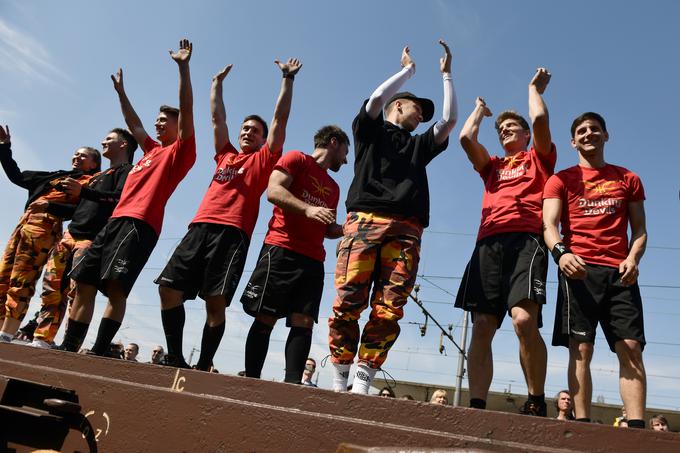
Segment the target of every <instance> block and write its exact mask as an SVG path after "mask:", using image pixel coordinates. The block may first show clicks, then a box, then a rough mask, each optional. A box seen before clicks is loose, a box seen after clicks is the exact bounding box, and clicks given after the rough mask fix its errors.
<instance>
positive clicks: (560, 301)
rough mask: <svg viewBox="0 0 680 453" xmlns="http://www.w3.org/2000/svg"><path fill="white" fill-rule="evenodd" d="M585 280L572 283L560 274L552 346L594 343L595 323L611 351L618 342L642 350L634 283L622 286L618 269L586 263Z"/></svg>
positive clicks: (641, 323) (639, 309)
mask: <svg viewBox="0 0 680 453" xmlns="http://www.w3.org/2000/svg"><path fill="white" fill-rule="evenodd" d="M586 270H587V275H586V278H585V280H572V279H569V278H566V277H565V276H564V275H563V274H562V272H559V275H558V277H559V284H560V286H559V289H558V292H557V307H556V308H555V328H554V329H553V338H552V344H553V346H567V347H568V346H569V339H570V338H573V339H574V340H576V341H577V342H580V343H595V330H596V329H597V324H598V323H600V324H601V325H602V330H603V331H604V336H605V338H606V339H607V343H609V349H611V351H612V352H616V351H615V350H614V345H615V344H616V342H617V341H620V340H635V341H637V342H639V343H640V345H641V346H642V348H643V349H644V347H645V327H644V320H643V317H642V297H641V296H640V287H639V286H638V284H637V283H635V284H634V285H631V286H623V285H622V284H621V275H620V274H619V270H618V269H616V268H614V267H609V266H596V265H593V264H586Z"/></svg>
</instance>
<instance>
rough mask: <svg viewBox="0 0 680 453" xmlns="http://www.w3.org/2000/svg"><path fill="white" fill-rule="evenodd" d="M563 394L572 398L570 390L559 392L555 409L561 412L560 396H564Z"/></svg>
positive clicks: (556, 396)
mask: <svg viewBox="0 0 680 453" xmlns="http://www.w3.org/2000/svg"><path fill="white" fill-rule="evenodd" d="M563 393H566V394H567V395H569V398H571V394H570V393H569V390H560V391H559V392H557V394H556V395H555V409H557V410H559V408H560V407H559V404H560V395H561V394H563Z"/></svg>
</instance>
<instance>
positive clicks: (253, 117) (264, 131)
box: [241, 115, 269, 139]
mask: <svg viewBox="0 0 680 453" xmlns="http://www.w3.org/2000/svg"><path fill="white" fill-rule="evenodd" d="M250 120H254V121H257V122H258V123H260V124H261V125H262V136H263V137H264V138H265V139H266V138H267V135H268V134H269V126H267V122H266V121H265V120H263V119H262V117H261V116H260V115H248V116H246V117H245V118H243V121H241V124H243V123H245V122H246V121H250Z"/></svg>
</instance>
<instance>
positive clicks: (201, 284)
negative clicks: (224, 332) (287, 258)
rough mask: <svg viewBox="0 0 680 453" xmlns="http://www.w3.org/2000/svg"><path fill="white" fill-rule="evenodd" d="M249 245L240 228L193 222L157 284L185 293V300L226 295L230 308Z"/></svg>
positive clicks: (248, 240) (157, 279)
mask: <svg viewBox="0 0 680 453" xmlns="http://www.w3.org/2000/svg"><path fill="white" fill-rule="evenodd" d="M249 245H250V239H249V238H248V235H247V234H246V233H244V232H243V231H242V230H240V229H239V228H236V227H234V226H231V225H220V224H216V223H194V224H192V225H191V227H189V231H188V232H187V234H185V235H184V238H182V241H181V242H180V244H179V245H178V246H177V248H176V249H175V251H174V252H173V254H172V256H171V257H170V259H169V260H168V264H166V265H165V268H164V269H163V271H162V272H161V274H160V275H159V276H158V278H156V280H154V282H155V283H157V284H158V285H160V286H166V287H169V288H173V289H176V290H178V291H182V292H183V293H184V299H185V300H189V299H195V298H196V296H200V297H201V298H203V299H205V298H207V297H210V296H224V298H225V299H226V301H227V306H229V305H230V304H231V299H232V298H233V297H234V293H235V292H236V287H237V286H238V283H239V281H240V280H241V274H243V267H244V266H245V263H246V256H247V254H248V246H249Z"/></svg>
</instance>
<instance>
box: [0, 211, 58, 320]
mask: <svg viewBox="0 0 680 453" xmlns="http://www.w3.org/2000/svg"><path fill="white" fill-rule="evenodd" d="M60 237H61V219H59V218H57V217H54V216H52V215H50V214H45V213H24V215H23V216H22V217H21V219H20V220H19V224H18V225H17V226H16V228H15V229H14V232H13V233H12V236H11V237H10V238H9V242H8V243H7V247H5V252H4V254H3V256H2V261H1V262H0V318H2V319H4V318H5V317H9V318H12V319H18V320H23V319H24V316H25V315H26V310H27V309H28V304H29V303H30V301H31V297H33V294H34V293H35V282H36V281H37V280H38V278H39V277H40V273H41V272H42V269H43V266H44V265H45V262H46V261H47V256H48V255H49V253H50V249H52V246H53V245H54V244H55V243H56V242H57V241H58V240H59V238H60Z"/></svg>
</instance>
